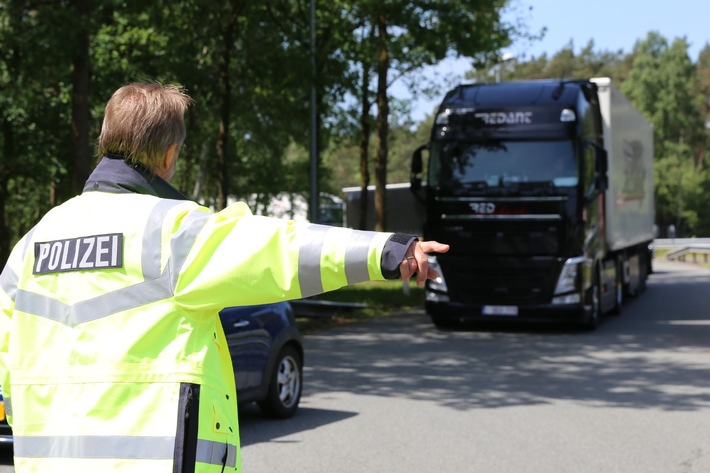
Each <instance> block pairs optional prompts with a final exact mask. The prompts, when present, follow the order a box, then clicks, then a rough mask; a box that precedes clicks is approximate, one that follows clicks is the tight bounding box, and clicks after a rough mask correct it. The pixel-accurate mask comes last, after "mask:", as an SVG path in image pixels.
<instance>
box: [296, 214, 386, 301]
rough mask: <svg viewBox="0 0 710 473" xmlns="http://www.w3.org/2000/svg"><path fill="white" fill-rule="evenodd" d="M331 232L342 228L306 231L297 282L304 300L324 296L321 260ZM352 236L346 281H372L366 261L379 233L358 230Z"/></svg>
mask: <svg viewBox="0 0 710 473" xmlns="http://www.w3.org/2000/svg"><path fill="white" fill-rule="evenodd" d="M329 231H336V232H342V231H343V229H342V228H340V227H329V226H325V225H316V224H313V225H308V226H307V227H306V229H305V232H304V235H303V241H302V242H301V247H300V248H299V251H298V283H299V285H300V286H301V297H308V296H313V295H316V294H321V293H323V281H322V280H321V265H320V259H321V253H322V251H323V242H324V241H325V234H326V233H327V232H329ZM349 233H350V234H349V237H348V241H347V243H346V247H345V278H346V279H347V282H348V284H354V283H357V282H363V281H369V280H370V274H369V271H368V267H367V261H368V255H369V252H370V243H371V242H372V239H373V238H375V236H376V233H375V232H366V231H358V230H353V231H351V232H349Z"/></svg>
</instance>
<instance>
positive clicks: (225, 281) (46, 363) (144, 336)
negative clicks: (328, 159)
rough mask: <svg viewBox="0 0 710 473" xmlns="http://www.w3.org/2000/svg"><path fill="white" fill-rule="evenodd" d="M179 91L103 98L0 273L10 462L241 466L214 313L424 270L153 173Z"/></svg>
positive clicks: (232, 395)
mask: <svg viewBox="0 0 710 473" xmlns="http://www.w3.org/2000/svg"><path fill="white" fill-rule="evenodd" d="M190 102H191V99H190V98H189V97H188V96H187V95H186V94H185V93H184V92H183V91H182V90H181V89H180V88H178V87H175V86H165V85H161V84H155V83H134V84H129V85H126V86H124V87H121V88H120V89H118V90H117V91H116V92H115V93H114V94H113V96H112V97H111V99H110V100H109V102H108V103H107V105H106V110H105V115H104V121H103V126H102V129H101V135H100V137H99V154H100V161H99V163H98V165H97V167H96V168H95V170H94V172H93V173H92V174H91V176H90V177H89V179H88V181H87V183H86V185H85V187H84V191H83V193H82V194H81V195H79V196H77V197H75V198H73V199H71V200H69V201H67V202H66V203H64V204H62V205H60V206H58V207H55V208H54V209H52V210H51V211H50V212H48V213H47V215H46V216H45V217H44V218H42V220H41V221H40V222H39V223H38V224H37V225H36V226H35V227H34V228H33V229H32V230H31V231H30V232H29V233H28V234H26V235H25V236H24V237H23V238H22V239H21V241H20V242H19V243H18V244H17V245H16V246H15V248H14V249H13V251H12V253H11V256H10V258H9V260H8V262H7V265H6V266H5V268H4V270H3V272H2V274H0V309H1V310H0V376H1V377H0V383H1V385H2V389H3V393H4V394H5V403H6V406H7V410H8V420H9V421H10V423H11V425H12V427H13V432H14V454H15V469H16V471H17V472H18V473H21V472H47V471H71V472H74V473H83V472H86V473H89V472H91V473H95V472H102V473H106V472H110V471H119V470H120V471H122V472H146V471H150V472H152V473H158V472H164V473H173V472H224V471H232V472H235V471H236V472H239V471H241V458H240V455H239V426H238V423H237V399H236V388H235V384H234V374H233V369H232V364H231V359H230V356H229V350H228V348H227V343H226V340H225V336H224V333H223V331H222V325H221V323H220V319H219V316H218V313H219V311H220V310H221V309H222V308H224V307H227V306H234V305H252V304H262V303H269V302H274V301H282V300H289V299H298V298H302V297H307V296H312V295H314V294H318V293H322V292H324V291H330V290H334V289H337V288H339V287H342V286H345V285H349V284H353V283H357V282H361V281H366V280H378V279H395V278H402V279H404V280H409V278H410V277H412V275H413V274H414V273H416V275H417V276H416V277H417V283H418V284H419V285H420V286H421V285H423V284H424V282H425V281H426V279H427V278H433V277H436V276H437V275H436V273H435V271H433V270H432V269H429V268H428V267H427V260H426V254H425V253H428V252H445V251H447V250H448V246H447V245H444V244H441V243H438V242H421V241H418V240H417V239H416V238H414V237H413V236H409V235H402V234H397V233H395V234H391V233H381V232H366V231H355V230H351V229H345V228H338V227H329V226H323V225H314V224H299V223H296V222H294V221H283V220H278V219H273V218H267V217H260V216H253V215H251V213H250V212H249V210H248V208H247V207H246V206H245V205H244V204H242V203H238V204H234V205H231V206H229V207H227V208H226V209H224V210H222V211H220V212H216V213H214V212H212V211H210V210H209V209H207V208H205V207H203V206H200V205H198V204H197V203H195V202H192V201H190V200H188V199H187V198H186V197H185V196H183V195H182V194H180V193H179V192H178V191H177V190H176V189H175V188H173V187H172V186H171V185H170V184H169V183H168V182H169V181H170V179H171V178H172V177H173V174H174V172H175V163H176V161H177V159H178V155H179V153H180V149H181V146H182V143H183V142H184V139H185V123H184V113H185V111H186V109H187V107H188V106H189V104H190Z"/></svg>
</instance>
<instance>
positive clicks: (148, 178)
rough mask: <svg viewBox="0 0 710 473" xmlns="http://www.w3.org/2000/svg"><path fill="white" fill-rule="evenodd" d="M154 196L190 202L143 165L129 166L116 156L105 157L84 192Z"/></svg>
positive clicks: (92, 174)
mask: <svg viewBox="0 0 710 473" xmlns="http://www.w3.org/2000/svg"><path fill="white" fill-rule="evenodd" d="M92 191H99V192H111V193H115V194H123V193H134V194H147V195H154V196H156V197H160V198H163V199H175V200H190V199H188V198H187V197H186V196H185V195H183V194H182V193H181V192H180V191H178V190H177V189H175V188H174V187H173V186H171V185H170V184H169V183H168V182H167V181H165V180H164V179H162V178H160V177H158V176H156V175H155V174H153V172H151V171H150V170H148V169H147V168H146V167H145V166H142V165H141V164H129V163H128V162H127V161H124V160H123V159H116V158H115V157H114V155H112V156H104V157H103V158H102V159H101V161H100V162H99V164H98V165H97V166H96V169H94V171H93V172H92V173H91V175H90V176H89V179H88V180H87V181H86V184H84V191H83V192H92Z"/></svg>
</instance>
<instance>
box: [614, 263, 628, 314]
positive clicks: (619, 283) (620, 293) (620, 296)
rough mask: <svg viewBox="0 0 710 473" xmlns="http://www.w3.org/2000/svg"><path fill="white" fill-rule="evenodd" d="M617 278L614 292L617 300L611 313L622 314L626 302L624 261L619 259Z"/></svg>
mask: <svg viewBox="0 0 710 473" xmlns="http://www.w3.org/2000/svg"><path fill="white" fill-rule="evenodd" d="M615 271H616V278H615V283H614V292H615V293H616V300H615V301H614V308H613V309H612V310H611V313H612V314H614V315H619V314H621V306H622V305H623V304H624V294H625V290H624V272H623V271H624V261H623V260H622V259H619V260H617V261H616V269H615Z"/></svg>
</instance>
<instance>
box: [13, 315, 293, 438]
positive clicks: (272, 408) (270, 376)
mask: <svg viewBox="0 0 710 473" xmlns="http://www.w3.org/2000/svg"><path fill="white" fill-rule="evenodd" d="M219 315H220V318H221V319H222V326H223V327H224V333H225V335H226V337H227V343H228V344H229V352H230V353H231V355H232V363H233V364H234V377H235V379H236V383H237V399H238V400H239V404H247V403H252V402H256V403H257V404H258V405H259V407H260V409H261V412H262V413H263V415H264V416H267V417H271V418H275V419H285V418H288V417H291V416H292V415H294V414H295V413H296V411H297V410H298V403H299V401H300V400H301V392H302V390H303V343H302V339H301V334H300V333H299V331H298V328H297V327H296V322H295V318H294V314H293V309H292V307H291V304H289V303H288V302H278V303H275V304H265V305H258V306H245V307H228V308H226V309H223V310H222V311H221V312H220V313H219ZM11 443H12V431H11V429H10V426H9V425H8V424H7V420H6V419H5V404H4V401H3V400H2V390H1V389H0V446H2V445H3V444H11Z"/></svg>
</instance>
